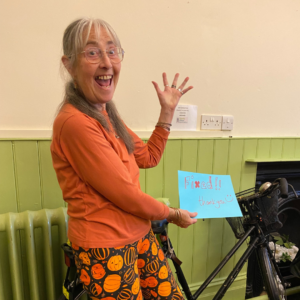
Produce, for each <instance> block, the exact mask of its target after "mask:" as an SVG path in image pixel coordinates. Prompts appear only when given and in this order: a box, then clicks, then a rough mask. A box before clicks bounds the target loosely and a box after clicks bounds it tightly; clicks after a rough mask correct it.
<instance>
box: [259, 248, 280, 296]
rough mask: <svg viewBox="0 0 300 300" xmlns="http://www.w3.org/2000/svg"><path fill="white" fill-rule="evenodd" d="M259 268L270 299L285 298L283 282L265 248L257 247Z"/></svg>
mask: <svg viewBox="0 0 300 300" xmlns="http://www.w3.org/2000/svg"><path fill="white" fill-rule="evenodd" d="M257 253H258V259H259V263H260V269H261V273H262V277H263V281H264V285H265V289H266V292H267V294H268V296H269V298H270V300H286V297H285V290H284V287H283V284H281V281H280V279H279V277H278V275H277V272H276V269H275V267H274V266H273V262H272V261H271V260H270V257H269V254H268V250H267V249H266V248H259V249H257Z"/></svg>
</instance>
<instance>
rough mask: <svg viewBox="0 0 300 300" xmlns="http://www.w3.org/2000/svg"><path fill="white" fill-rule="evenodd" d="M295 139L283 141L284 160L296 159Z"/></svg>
mask: <svg viewBox="0 0 300 300" xmlns="http://www.w3.org/2000/svg"><path fill="white" fill-rule="evenodd" d="M295 142H296V140H295V139H285V140H284V141H283V149H282V156H283V157H284V158H294V157H295Z"/></svg>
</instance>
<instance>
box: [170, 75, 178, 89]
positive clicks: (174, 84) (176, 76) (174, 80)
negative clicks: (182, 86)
mask: <svg viewBox="0 0 300 300" xmlns="http://www.w3.org/2000/svg"><path fill="white" fill-rule="evenodd" d="M178 77H179V73H176V74H175V77H174V79H173V83H172V87H173V86H175V87H174V88H175V89H176V86H177V81H178Z"/></svg>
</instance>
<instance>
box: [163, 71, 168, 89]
mask: <svg viewBox="0 0 300 300" xmlns="http://www.w3.org/2000/svg"><path fill="white" fill-rule="evenodd" d="M162 76H163V82H164V86H166V85H169V83H168V79H167V74H166V73H165V72H164V73H163V74H162Z"/></svg>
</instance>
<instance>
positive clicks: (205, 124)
mask: <svg viewBox="0 0 300 300" xmlns="http://www.w3.org/2000/svg"><path fill="white" fill-rule="evenodd" d="M222 119H223V117H222V116H212V115H202V116H201V129H204V130H205V129H209V130H221V128H222Z"/></svg>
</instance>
